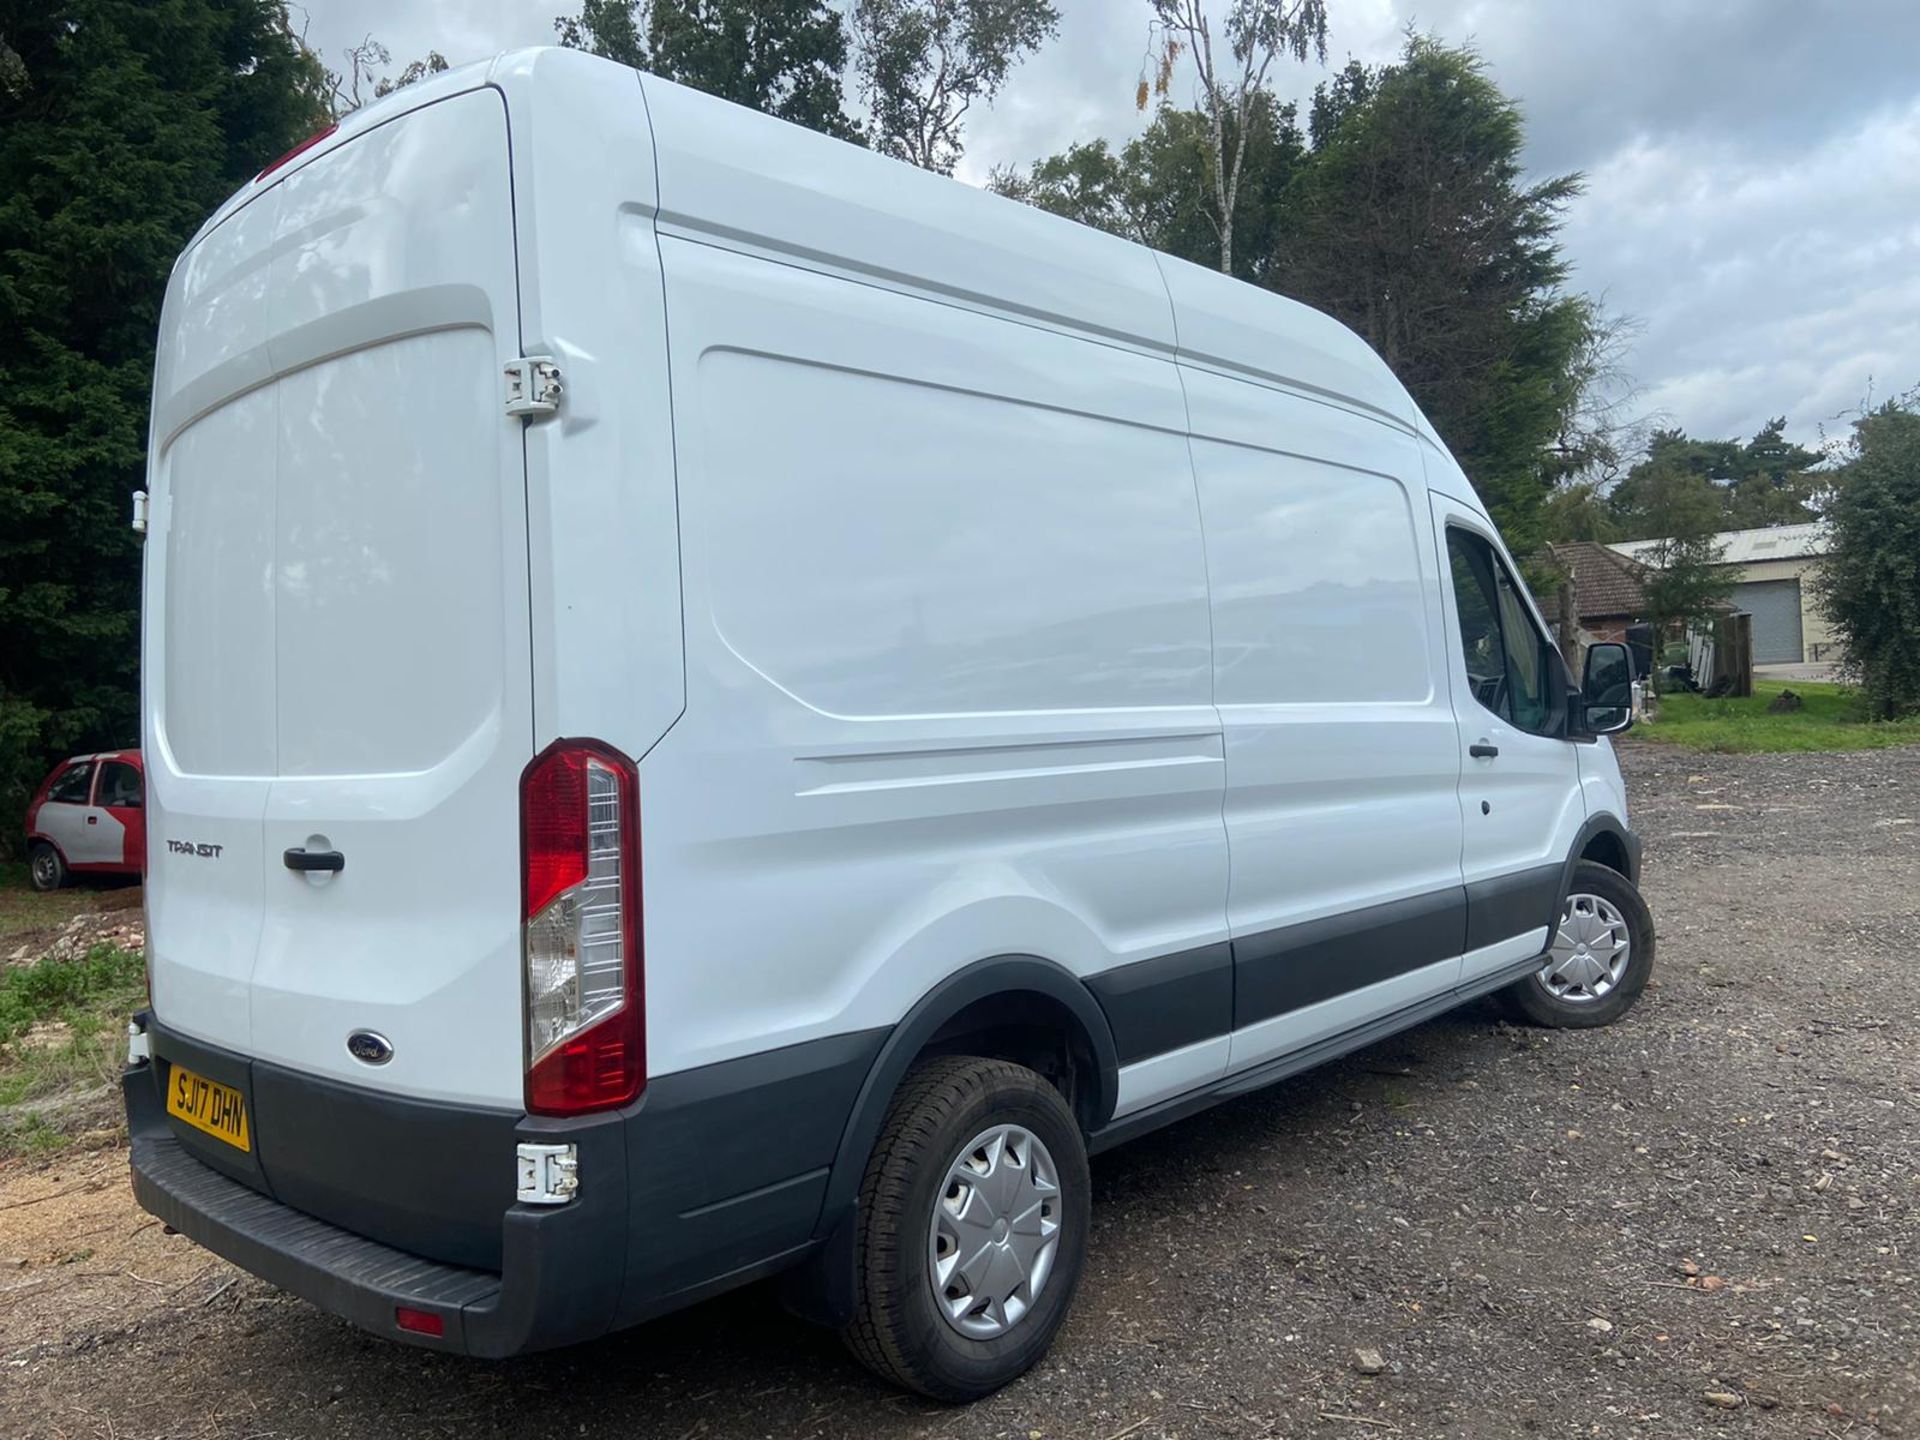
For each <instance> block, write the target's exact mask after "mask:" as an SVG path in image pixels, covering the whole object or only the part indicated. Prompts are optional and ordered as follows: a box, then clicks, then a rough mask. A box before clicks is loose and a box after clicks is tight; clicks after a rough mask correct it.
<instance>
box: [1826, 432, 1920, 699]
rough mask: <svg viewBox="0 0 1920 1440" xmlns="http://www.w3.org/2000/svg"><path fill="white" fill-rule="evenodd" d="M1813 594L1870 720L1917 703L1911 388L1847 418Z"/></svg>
mask: <svg viewBox="0 0 1920 1440" xmlns="http://www.w3.org/2000/svg"><path fill="white" fill-rule="evenodd" d="M1827 519H1828V522H1829V523H1830V524H1831V525H1832V527H1833V544H1832V548H1831V549H1830V550H1829V552H1828V554H1827V558H1826V560H1825V562H1824V563H1823V564H1822V566H1821V573H1820V578H1819V580H1817V581H1816V582H1815V583H1816V585H1817V587H1818V590H1819V594H1820V598H1821V603H1822V604H1823V605H1825V607H1826V610H1827V614H1828V615H1829V616H1831V617H1832V619H1833V623H1834V627H1835V628H1836V629H1837V630H1839V632H1840V634H1841V636H1842V638H1843V639H1844V640H1845V642H1846V649H1847V658H1846V666H1847V669H1848V670H1849V671H1850V672H1851V674H1852V677H1853V678H1854V679H1855V680H1857V681H1858V682H1859V685H1860V688H1861V691H1862V693H1863V694H1864V696H1865V699H1866V703H1867V708H1868V710H1869V712H1870V713H1871V714H1872V716H1873V718H1875V719H1876V720H1892V719H1895V718H1897V717H1898V716H1901V715H1906V714H1910V713H1913V712H1915V711H1920V410H1916V408H1915V407H1914V404H1913V399H1912V397H1909V399H1908V400H1907V401H1906V402H1904V403H1903V402H1898V401H1892V402H1888V403H1887V404H1884V405H1882V406H1880V407H1879V408H1878V409H1876V410H1873V411H1871V412H1870V413H1868V414H1866V415H1863V416H1861V417H1860V419H1858V420H1856V421H1855V422H1854V426H1853V439H1852V443H1851V449H1850V452H1849V455H1848V458H1847V460H1846V463H1845V466H1844V467H1843V471H1842V473H1841V475H1840V477H1839V483H1838V484H1837V485H1836V486H1835V488H1834V493H1833V499H1832V503H1831V505H1830V507H1829V509H1828V512H1827Z"/></svg>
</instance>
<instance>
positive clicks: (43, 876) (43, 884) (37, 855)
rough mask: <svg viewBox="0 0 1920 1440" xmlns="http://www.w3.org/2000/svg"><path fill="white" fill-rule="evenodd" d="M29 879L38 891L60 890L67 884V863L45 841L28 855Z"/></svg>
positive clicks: (36, 844)
mask: <svg viewBox="0 0 1920 1440" xmlns="http://www.w3.org/2000/svg"><path fill="white" fill-rule="evenodd" d="M27 878H28V879H29V880H30V881H32V883H33V888H34V889H36V890H58V889H59V888H60V887H61V886H62V885H64V884H66V883H67V862H66V861H65V860H63V859H61V858H60V852H59V851H58V850H56V849H54V848H53V846H51V845H49V844H48V843H47V842H46V841H44V840H38V841H35V842H34V846H33V849H32V850H30V851H29V852H28V853H27Z"/></svg>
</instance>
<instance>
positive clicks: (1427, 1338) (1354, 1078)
mask: <svg viewBox="0 0 1920 1440" xmlns="http://www.w3.org/2000/svg"><path fill="white" fill-rule="evenodd" d="M1626 762H1627V768H1628V772H1629V777H1630V782H1631V784H1632V788H1633V792H1634V802H1635V805H1636V811H1635V821H1636V824H1637V826H1638V827H1639V828H1640V829H1641V831H1642V832H1643V833H1644V834H1645V835H1646V837H1647V839H1648V848H1649V856H1648V865H1649V873H1648V876H1647V888H1648V891H1649V893H1650V896H1651V898H1652V901H1653V906H1654V913H1655V916H1656V919H1657V921H1658V923H1659V925H1660V935H1661V951H1660V968H1659V971H1658V973H1657V975H1656V988H1653V989H1651V990H1650V991H1649V992H1648V994H1647V995H1646V997H1645V999H1644V1001H1643V1003H1642V1005H1641V1006H1640V1008H1639V1009H1638V1011H1637V1012H1636V1013H1635V1014H1634V1016H1632V1017H1631V1018H1630V1019H1629V1020H1628V1021H1627V1022H1626V1023H1625V1024H1623V1025H1621V1026H1619V1027H1616V1028H1615V1029H1613V1030H1610V1031H1606V1032H1601V1033H1598V1034H1551V1035H1549V1034H1545V1033H1542V1032H1538V1031H1532V1030H1522V1029H1514V1028H1510V1027H1508V1026H1505V1025H1504V1024H1501V1023H1499V1022H1498V1021H1497V1019H1496V1017H1495V1015H1494V1013H1493V1011H1492V1010H1491V1008H1490V1007H1487V1006H1480V1007H1474V1008H1471V1009H1469V1010H1467V1011H1463V1012H1460V1013H1458V1014H1455V1015H1452V1016H1449V1017H1446V1018H1444V1019H1442V1020H1439V1021H1436V1022H1434V1023H1432V1024H1429V1025H1427V1026H1424V1027H1422V1028H1420V1029H1419V1030H1416V1031H1413V1032H1411V1033H1409V1034H1407V1035H1405V1036H1402V1037H1400V1038H1398V1039H1396V1040H1393V1041H1390V1042H1387V1043H1386V1044H1383V1045H1380V1046H1377V1047H1375V1048H1373V1049H1371V1050H1368V1051H1364V1052H1362V1053H1360V1054H1358V1055H1355V1056H1353V1057H1350V1058H1349V1059H1347V1060H1345V1061H1343V1062H1340V1063H1338V1064H1335V1065H1333V1066H1330V1067H1327V1068H1325V1069H1322V1070H1320V1071H1318V1072H1315V1073H1313V1074H1310V1075H1307V1076H1303V1077H1300V1078H1298V1079H1296V1080H1293V1081H1291V1082H1289V1083H1287V1084H1284V1085H1281V1086H1279V1087H1277V1088H1276V1089H1274V1090H1271V1091H1269V1092H1266V1093H1264V1094H1262V1095H1258V1096H1254V1097H1251V1098H1249V1099H1246V1100H1242V1101H1239V1102H1236V1103H1234V1104H1232V1105H1229V1106H1225V1107H1222V1108H1220V1109H1218V1110H1215V1111H1213V1112H1211V1113H1210V1114H1208V1115H1206V1116H1204V1117H1201V1118H1199V1119H1196V1120H1192V1121H1189V1122H1187V1123H1186V1124H1184V1125H1182V1126H1180V1127H1178V1128H1176V1129H1173V1130H1171V1131H1168V1132H1164V1133H1162V1134H1160V1135H1156V1136H1152V1137H1149V1138H1148V1139H1146V1140H1143V1141H1140V1142H1138V1143H1136V1144H1134V1145H1131V1146H1128V1147H1126V1148H1124V1149H1122V1150H1120V1151H1118V1152H1115V1153H1113V1154H1111V1155H1108V1156H1105V1157H1103V1158H1101V1159H1100V1160H1097V1161H1096V1162H1095V1163H1094V1183H1095V1188H1096V1193H1095V1197H1094V1236H1093V1251H1092V1257H1091V1260H1090V1263H1089V1267H1088V1273H1087V1278H1086V1282H1085V1284H1084V1286H1083V1288H1082V1290H1081V1293H1080V1296H1079V1301H1078V1304H1077V1305H1076V1308H1075V1312H1074V1316H1073V1318H1072V1320H1071V1321H1070V1322H1069V1324H1068V1327H1067V1329H1066V1331H1065V1334H1064V1335H1063V1337H1062V1339H1061V1341H1060V1343H1059V1344H1058V1345H1057V1346H1056V1348H1055V1350H1054V1352H1053V1355H1052V1357H1051V1358H1050V1359H1049V1360H1048V1362H1047V1363H1046V1364H1045V1365H1044V1366H1043V1367H1042V1368H1041V1369H1040V1370H1039V1371H1037V1372H1036V1373H1035V1374H1033V1375H1031V1376H1029V1377H1028V1378H1027V1379H1026V1380H1024V1381H1022V1382H1021V1383H1019V1384H1016V1385H1014V1386H1013V1387H1011V1388H1010V1389H1008V1390H1007V1391H1005V1392H1003V1393H1002V1394H1001V1395H999V1396H997V1397H995V1398H993V1399H992V1400H989V1401H986V1402H983V1403H982V1404H979V1405H976V1406H974V1407H972V1408H971V1409H968V1410H944V1409H940V1408H937V1407H934V1406H930V1405H927V1404H924V1403H922V1402H919V1401H917V1400H910V1399H906V1398H904V1397H901V1396H898V1395H895V1394H893V1393H891V1392H889V1391H887V1390H885V1389H883V1388H882V1387H880V1386H879V1385H878V1384H876V1383H874V1382H872V1381H870V1380H869V1379H867V1378H866V1376H865V1375H864V1373H863V1372H861V1371H859V1370H858V1369H856V1368H855V1367H854V1366H853V1365H852V1363H851V1362H850V1361H849V1360H847V1359H846V1358H845V1357H844V1356H843V1354H842V1353H841V1351H840V1350H839V1348H838V1346H837V1344H836V1342H835V1341H834V1339H833V1338H832V1337H831V1336H829V1335H826V1334H823V1333H821V1332H818V1331H815V1330H812V1329H809V1328H807V1327H806V1326H804V1325H802V1324H800V1323H799V1322H797V1321H792V1320H789V1319H787V1318H786V1317H784V1316H783V1315H782V1314H781V1313H780V1312H779V1311H778V1310H777V1309H776V1308H774V1306H773V1305H772V1303H771V1301H770V1300H769V1299H768V1298H767V1297H766V1295H765V1294H764V1293H761V1292H748V1293H746V1294H743V1295H738V1296H734V1297H730V1298H728V1299H725V1300H722V1301H719V1302H716V1303H714V1304H711V1305H708V1306H704V1307H702V1308H700V1309H697V1310H695V1311H692V1312H689V1313H687V1314H685V1315H681V1316H678V1317H675V1318H672V1319H669V1320H665V1321H661V1322H659V1323H656V1324H654V1325H650V1326H647V1327H645V1328H643V1329H641V1330H638V1331H635V1332H632V1333H630V1334H627V1335H624V1336H618V1337H615V1338H614V1339H611V1340H608V1341H604V1342H601V1343H599V1344H596V1345H592V1346H588V1347H584V1348H581V1349H578V1350H574V1351H570V1352H565V1353H561V1354H557V1355H550V1356H539V1357H533V1358H530V1359H527V1360H522V1361H517V1362H513V1363H509V1364H500V1365H483V1364H477V1363H472V1362H466V1361H459V1360H451V1359H445V1358H442V1357H438V1356H431V1355H423V1354H421V1353H420V1352H417V1351H411V1350H404V1349H399V1348H396V1347H393V1346H389V1345H387V1344H384V1343H382V1342H379V1341H376V1340H372V1339H369V1338H367V1337H365V1336H362V1335H360V1334H358V1333H357V1332H355V1331H352V1330H350V1329H348V1328H347V1327H346V1326H344V1325H342V1324H339V1323H337V1322H335V1321H333V1320H331V1319H329V1318H327V1317H325V1316H323V1315H321V1314H320V1313H318V1312H317V1311H315V1310H313V1309H311V1308H309V1307H308V1306H306V1305H304V1304H303V1303H301V1302H298V1301H295V1300H291V1299H288V1298H286V1297H284V1296H281V1295H279V1294H277V1293H276V1292H274V1291H273V1290H271V1289H270V1288H268V1287H267V1286H265V1285H262V1284H260V1283H259V1282H257V1281H255V1280H252V1279H251V1278H247V1277H243V1276H238V1275H237V1272H235V1271H232V1270H231V1269H229V1268H227V1267H226V1266H224V1265H221V1264H220V1263H219V1262H217V1261H214V1260H213V1259H212V1258H211V1257H210V1256H207V1255H205V1254H204V1253H203V1252H200V1251H197V1250H195V1249H194V1248H193V1247H192V1246H191V1245H190V1244H189V1243H188V1242H187V1241H186V1240H184V1239H181V1238H179V1237H166V1236H164V1235H162V1233H161V1232H160V1230H159V1228H158V1227H157V1226H147V1227H146V1228H140V1227H141V1226H142V1225H143V1222H144V1221H145V1219H146V1217H144V1216H142V1215H140V1214H139V1213H138V1212H137V1211H135V1210H134V1209H133V1207H132V1204H131V1201H130V1199H129V1198H128V1197H127V1193H126V1190H125V1188H124V1183H123V1181H122V1179H121V1177H122V1176H123V1174H124V1164H125V1159H124V1155H123V1154H121V1153H119V1152H114V1151H107V1152H96V1153H95V1154H93V1155H91V1156H82V1157H78V1158H76V1159H72V1160H67V1161H64V1162H62V1163H61V1164H60V1165H59V1166H57V1167H54V1168H52V1169H44V1168H42V1169H34V1168H30V1167H25V1166H20V1165H16V1166H14V1167H13V1168H12V1169H11V1170H10V1171H0V1431H4V1432H5V1433H7V1434H23V1435H49V1436H51V1435H101V1436H108V1435H111V1436H115V1437H122V1440H124V1437H129V1436H144V1435H170V1436H229V1435H230V1436H264V1435H316V1436H317V1435H328V1436H341V1435H398V1434H407V1435H461V1436H472V1435H481V1434H494V1433H497V1434H508V1435H556V1436H557V1435H631V1436H648V1437H651V1436H661V1437H669V1440H672V1437H682V1436H686V1437H694V1436H712V1437H724V1436H741V1437H744V1436H759V1435H777V1436H796V1437H806V1436H846V1437H866V1436H940V1437H948V1436H960V1437H972V1436H982V1437H985V1436H994V1437H999V1436H1007V1437H1013V1440H1033V1437H1036V1436H1044V1437H1049V1440H1051V1437H1091V1440H1108V1437H1117V1436H1125V1437H1127V1440H1136V1437H1137V1440H1155V1437H1163V1436H1180V1437H1193V1440H1198V1437H1212V1436H1220V1437H1237V1440H1255V1437H1262V1436H1273V1437H1282V1436H1295V1435H1327V1436H1340V1437H1344V1440H1366V1437H1375V1436H1392V1435H1409V1436H1434V1435H1446V1436H1479V1437H1486V1436H1506V1435H1516V1436H1527V1435H1574V1434H1578V1435H1583V1436H1592V1435H1599V1436H1692V1435H1698V1434H1702V1433H1721V1432H1724V1433H1727V1434H1734V1435H1742V1436H1745V1435H1765V1436H1773V1435H1778V1436H1810V1437H1822V1436H1871V1435H1905V1434H1920V1280H1917V1279H1916V1274H1920V1267H1917V1266H1916V1258H1917V1257H1920V1176H1917V1174H1916V1169H1915V1164H1914V1156H1915V1155H1916V1154H1917V1153H1920V1047H1917V1046H1916V1043H1915V1038H1914V1032H1915V1019H1916V1014H1917V1013H1920V967H1916V963H1915V959H1914V956H1915V951H1916V942H1917V941H1920V752H1916V751H1913V750H1906V751H1882V752H1868V753H1863V754H1856V755H1836V756H1779V757H1715V756H1698V755H1690V754H1687V753H1685V752H1681V751H1673V750H1668V749H1664V748H1655V747H1652V746H1646V745H1638V746H1632V747H1628V753H1627V756H1626ZM23 1202H27V1203H23ZM83 1232H85V1233H83ZM82 1252H85V1253H84V1254H83V1253H82ZM70 1257H71V1258H70ZM22 1260H24V1261H25V1262H26V1264H25V1265H24V1266H19V1265H16V1264H15V1263H13V1262H17V1261H22ZM63 1260H65V1261H66V1263H64V1264H63V1263H61V1262H62V1261H63ZM1357 1347H1371V1348H1376V1349H1378V1350H1379V1351H1380V1353H1381V1355H1382V1356H1383V1358H1384V1360H1385V1362H1386V1365H1387V1367H1388V1368H1387V1370H1386V1373H1384V1374H1381V1375H1379V1376H1376V1377H1369V1376H1363V1375H1361V1374H1359V1373H1358V1372H1357V1370H1356V1367H1355V1364H1354V1353H1353V1352H1354V1350H1355V1349H1356V1348H1357Z"/></svg>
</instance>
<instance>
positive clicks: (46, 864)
mask: <svg viewBox="0 0 1920 1440" xmlns="http://www.w3.org/2000/svg"><path fill="white" fill-rule="evenodd" d="M33 874H34V878H35V879H36V880H38V881H39V882H40V883H41V884H42V885H50V884H52V883H53V857H52V856H51V855H47V854H44V853H43V854H40V855H36V856H34V857H33Z"/></svg>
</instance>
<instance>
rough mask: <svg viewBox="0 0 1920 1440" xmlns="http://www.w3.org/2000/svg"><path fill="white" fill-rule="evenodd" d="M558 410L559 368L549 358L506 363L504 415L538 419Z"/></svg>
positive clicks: (527, 358)
mask: <svg viewBox="0 0 1920 1440" xmlns="http://www.w3.org/2000/svg"><path fill="white" fill-rule="evenodd" d="M559 408H560V367H559V366H558V365H556V364H555V363H554V360H553V357H552V356H551V355H527V356H524V357H522V358H521V359H519V360H509V361H508V362H507V414H509V415H525V416H527V417H528V418H530V419H536V420H537V419H538V418H539V417H540V416H542V415H551V414H553V412H554V411H556V410H558V409H559Z"/></svg>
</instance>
